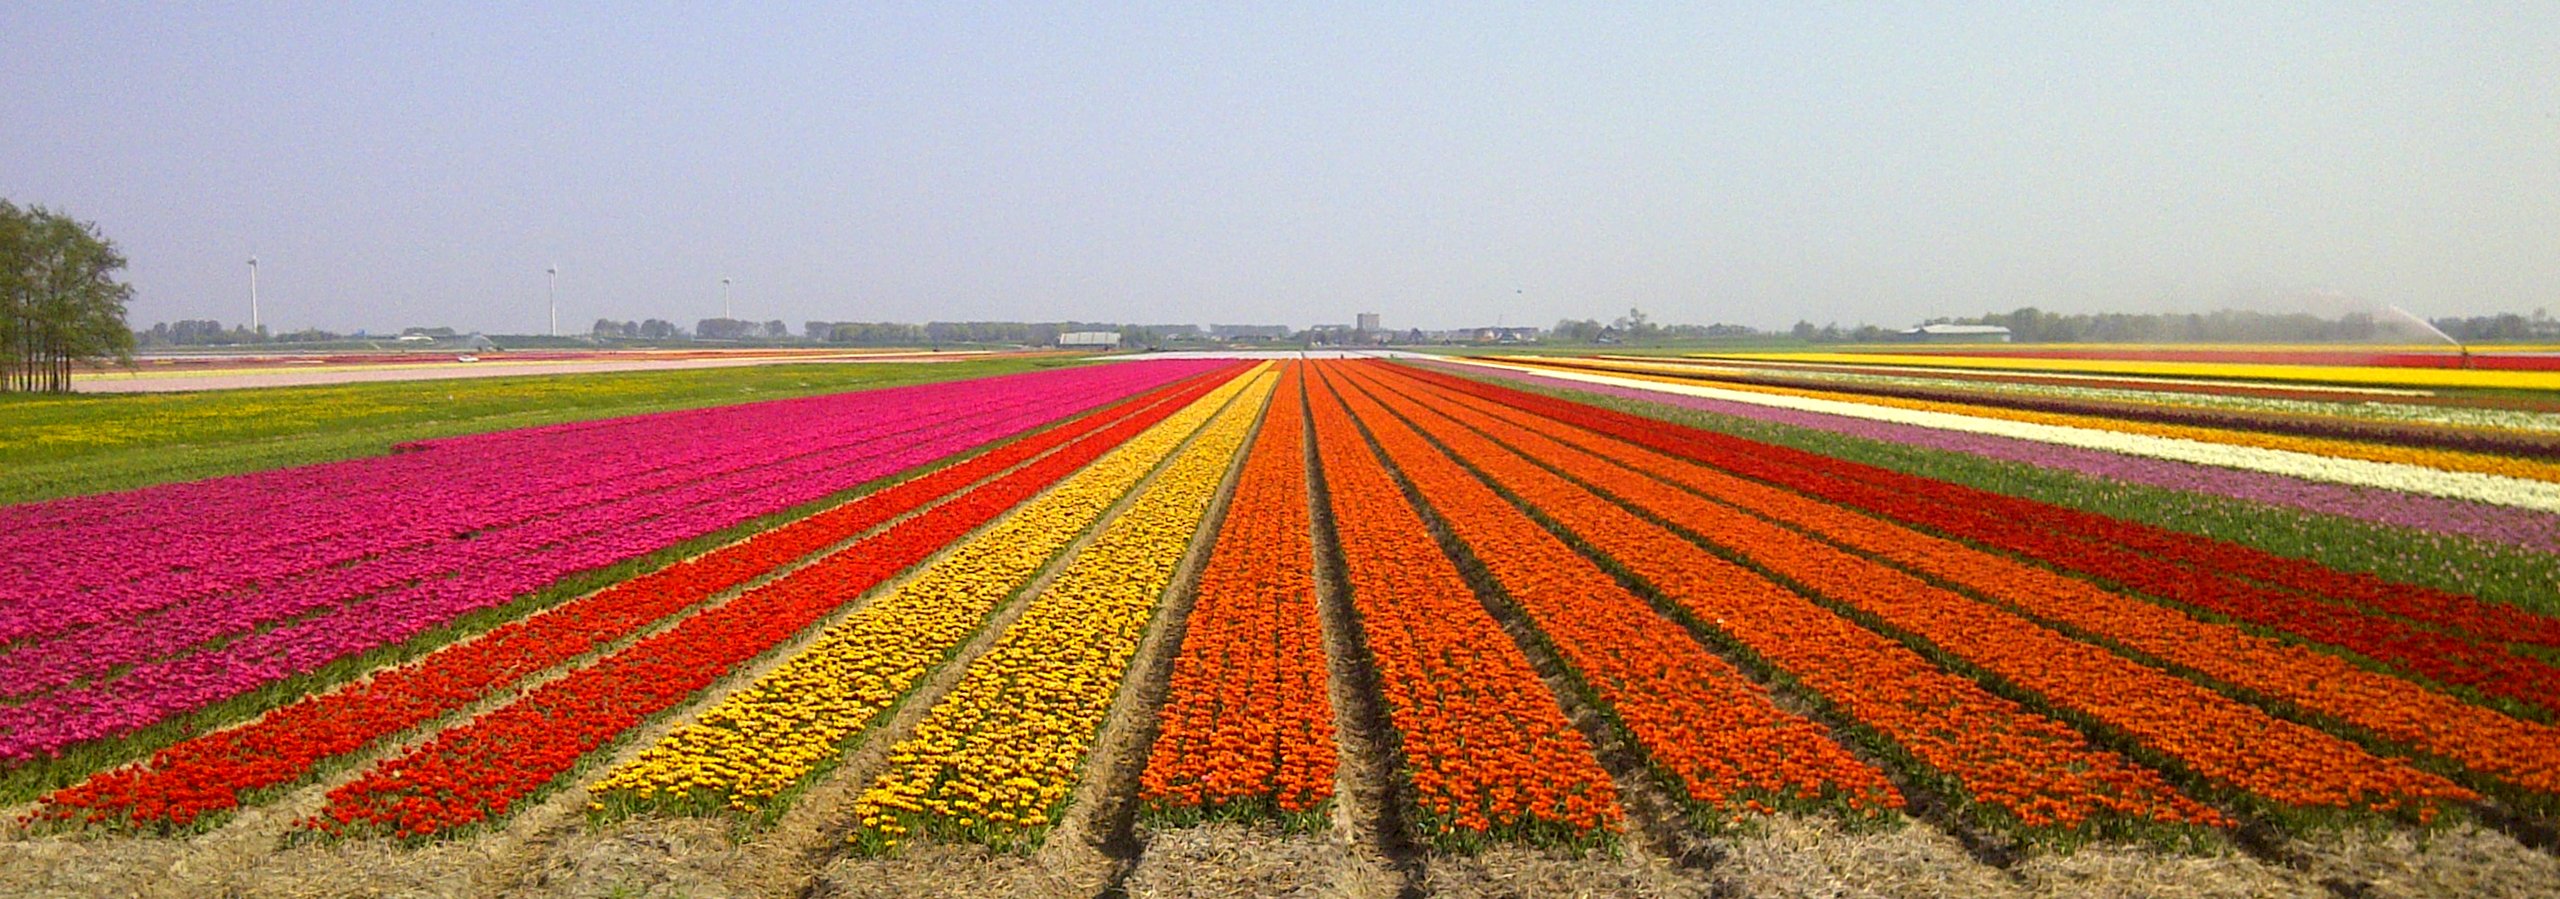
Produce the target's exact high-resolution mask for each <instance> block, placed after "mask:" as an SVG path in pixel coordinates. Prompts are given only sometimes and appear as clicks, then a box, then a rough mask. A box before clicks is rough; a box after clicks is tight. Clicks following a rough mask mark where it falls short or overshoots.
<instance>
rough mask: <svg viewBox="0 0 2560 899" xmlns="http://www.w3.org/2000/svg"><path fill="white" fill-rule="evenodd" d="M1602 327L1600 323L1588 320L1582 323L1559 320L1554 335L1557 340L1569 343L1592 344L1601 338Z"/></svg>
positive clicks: (1571, 320)
mask: <svg viewBox="0 0 2560 899" xmlns="http://www.w3.org/2000/svg"><path fill="white" fill-rule="evenodd" d="M1601 327H1602V326H1601V324H1600V323H1599V322H1598V321H1595V320H1593V319H1588V318H1586V319H1583V320H1581V321H1574V320H1573V319H1569V318H1564V319H1557V320H1556V328H1555V331H1554V334H1555V337H1556V339H1557V340H1561V341H1566V342H1568V343H1590V342H1592V341H1594V340H1598V339H1599V338H1600V329H1601Z"/></svg>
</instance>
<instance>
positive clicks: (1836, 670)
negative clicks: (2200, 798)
mask: <svg viewBox="0 0 2560 899" xmlns="http://www.w3.org/2000/svg"><path fill="white" fill-rule="evenodd" d="M1492 461H1495V460H1493V459H1490V458H1489V459H1488V464H1491V462H1492ZM1487 470H1488V472H1489V473H1490V474H1492V477H1493V479H1494V481H1495V483H1496V484H1497V485H1498V486H1500V487H1501V488H1503V489H1504V490H1506V491H1509V492H1511V493H1512V494H1514V495H1517V496H1519V497H1521V498H1522V499H1523V500H1526V501H1527V502H1528V503H1529V504H1531V505H1533V506H1535V507H1537V508H1538V509H1539V510H1541V511H1542V512H1544V513H1545V514H1546V515H1548V516H1550V517H1551V518H1553V519H1554V520H1555V521H1556V522H1558V523H1559V524H1560V525H1562V526H1563V527H1564V528H1565V529H1566V530H1568V531H1570V532H1571V533H1572V534H1573V535H1574V536H1576V537H1578V538H1580V539H1581V540H1582V541H1583V542H1584V543H1585V544H1587V545H1589V546H1590V547H1591V548H1592V549H1593V550H1594V551H1596V552H1597V553H1599V554H1600V555H1601V556H1603V557H1605V558H1607V559H1610V560H1612V561H1614V562H1616V563H1617V564H1618V565H1620V566H1623V567H1624V568H1625V569H1626V570H1627V571H1629V572H1631V573H1632V574H1633V575H1634V576H1635V577H1636V578H1638V579H1639V580H1640V581H1642V582H1643V583H1645V584H1646V585H1647V586H1649V587H1651V588H1652V589H1654V590H1656V591H1658V592H1660V593H1661V594H1662V595H1663V596H1664V597H1666V598H1667V599H1669V600H1670V601H1672V602H1673V603H1675V604H1677V605H1678V606H1679V607H1680V608H1682V609H1683V610H1684V611H1686V612H1687V613H1688V614H1689V615H1690V616H1692V617H1693V618H1694V619H1695V622H1696V623H1697V625H1698V626H1700V627H1704V628H1709V629H1711V630H1712V631H1713V632H1715V633H1718V634H1720V635H1723V636H1724V637H1727V638H1729V639H1730V640H1731V641H1732V642H1733V643H1735V644H1736V645H1738V646H1739V647H1740V648H1742V649H1743V650H1746V651H1747V652H1749V653H1751V654H1753V655H1756V656H1758V657H1759V658H1761V659H1764V660H1766V661H1767V662H1768V663H1769V664H1770V666H1771V667H1773V668H1774V669H1776V670H1777V671H1778V672H1781V673H1783V674H1785V675H1787V676H1788V677H1791V678H1793V679H1794V680H1795V681H1797V682H1799V683H1801V684H1803V685H1804V686H1805V687H1806V688H1807V689H1809V690H1810V691H1812V692H1813V693H1814V694H1815V695H1817V696H1820V697H1822V698H1823V699H1825V700H1827V701H1828V702H1830V703H1831V704H1833V705H1834V706H1836V707H1837V708H1838V709H1839V710H1840V711H1841V712H1842V714H1843V715H1844V716H1846V717H1847V718H1849V719H1851V720H1853V721H1855V722H1857V723H1859V724H1862V725H1864V726H1866V727H1868V728H1872V729H1874V730H1875V731H1876V732H1877V733H1879V734H1881V735H1882V737H1883V738H1884V740H1885V741H1887V743H1888V745H1889V746H1890V747H1891V748H1893V749H1897V750H1899V752H1901V753H1903V754H1906V755H1907V756H1908V757H1909V758H1910V759H1911V760H1912V761H1913V762H1915V763H1916V765H1917V767H1918V769H1919V773H1921V774H1923V775H1924V776H1931V779H1933V780H1938V781H1940V782H1942V783H1945V784H1947V785H1948V786H1949V787H1950V792H1952V793H1955V794H1956V795H1960V796H1963V797H1965V798H1967V799H1969V800H1970V801H1971V802H1972V803H1973V804H1974V805H1975V807H1976V808H1977V809H1979V810H1985V811H1996V812H1997V813H1999V814H2002V815H2005V816H2007V817H2008V818H2010V819H2012V820H2014V821H2015V822H2016V823H2018V824H2021V825H2024V826H2026V827H2030V828H2059V829H2065V830H2072V829H2080V828H2083V827H2086V826H2106V825H2109V824H2111V823H2116V822H2123V821H2128V820H2130V821H2133V822H2149V821H2160V822H2185V823H2194V824H2208V825H2220V824H2227V823H2228V821H2227V820H2226V819H2225V818H2223V816H2222V815H2220V814H2219V813H2217V812H2215V811H2214V810H2213V809H2210V808H2207V807H2205V806H2204V805H2202V804H2200V803H2197V802H2196V801H2195V800H2193V799H2189V798H2187V797H2186V796H2184V795H2181V794H2180V793H2179V792H2178V791H2177V790H2176V789H2175V788H2173V787H2171V786H2170V785H2169V784H2168V783H2167V782H2165V781H2163V780H2162V779H2161V778H2160V775H2158V774H2157V773H2154V772H2152V771H2150V770H2148V769H2145V768H2142V767H2140V766H2138V765H2135V764H2133V763H2132V762H2130V761H2128V760H2126V759H2125V758H2124V757H2122V756H2120V755H2117V754H2115V753H2113V752H2109V751H2107V750H2104V749H2101V748H2099V747H2096V746H2093V745H2091V744H2090V743H2089V741H2088V738H2086V737H2084V736H2082V735H2081V734H2080V732H2079V731H2077V730H2074V729H2072V728H2071V727H2070V726H2069V725H2066V724H2064V723H2062V722H2059V721H2055V720H2053V719H2051V718H2047V717H2045V716H2043V715H2040V714H2037V713H2035V712H2033V711H2031V710H2029V709H2027V708H2025V707H2024V706H2021V705H2019V704H2018V703H2016V702H2014V701H2011V700H2008V699H2005V698H2002V697H2000V696H1997V695H1994V694H1992V693H1990V692H1989V691H1987V690H1984V689H1983V688H1982V687H1981V685H1979V684H1976V683H1974V682H1973V681H1971V680H1969V679H1966V678H1964V677H1960V676H1957V675H1954V674H1950V673H1948V672H1946V671H1944V670H1941V669H1940V668H1939V667H1938V666H1937V665H1935V664H1933V663H1931V662H1930V661H1929V660H1928V659H1926V658H1924V657H1922V656H1921V655H1920V654H1919V653H1918V652H1915V651H1913V650H1912V649H1911V648H1909V647H1907V646H1904V645H1903V644H1901V643H1898V642H1895V641H1893V640H1892V639H1889V638H1886V637H1884V636H1882V635H1879V634H1877V633H1875V632H1873V631H1870V630H1867V629H1865V628H1862V627H1859V626H1858V625H1857V624H1855V623H1853V622H1851V621H1849V620H1848V619H1845V618H1842V617H1840V616H1839V615H1836V614H1833V613H1832V612H1831V611H1829V610H1828V609H1825V608H1823V607H1822V606H1820V605H1817V604H1815V603H1814V602H1813V601H1811V600H1809V599H1806V598H1805V597H1803V596H1801V595H1799V594H1797V593H1795V592H1794V591H1792V590H1789V589H1787V588H1785V587H1782V586H1779V585H1778V584H1777V583H1776V582H1774V581H1771V580H1769V579H1767V578H1765V577H1762V576H1761V575H1759V574H1758V573H1756V572H1754V571H1752V570H1750V569H1747V568H1744V567H1742V566H1740V565H1737V564H1735V563H1733V562H1731V561H1727V560H1726V559H1724V558H1723V557H1721V556H1718V555H1716V554H1714V553H1711V552H1708V551H1707V550H1706V549H1705V548H1703V547H1700V546H1699V545H1697V544H1695V543H1692V542H1690V541H1688V540H1687V539H1685V538H1683V537H1681V536H1680V535H1678V534H1675V533H1673V532H1672V531H1671V530H1669V529H1668V528H1665V527H1663V526H1661V525H1659V524H1655V523H1654V522H1651V521H1648V520H1646V519H1644V518H1641V517H1638V516H1636V515H1635V514H1634V513H1632V512H1630V511H1628V510H1627V509H1626V507H1624V506H1622V505H1619V504H1618V503H1616V502H1614V501H1611V500H1608V499H1606V498H1603V497H1600V496H1598V495H1597V494H1594V493H1593V492H1591V491H1590V490H1588V489H1585V488H1583V487H1582V486H1580V485H1578V484H1575V483H1573V482H1571V481H1568V480H1566V479H1564V478H1563V477H1561V476H1559V475H1556V474H1554V473H1552V472H1549V471H1547V470H1546V469H1544V468H1541V467H1538V466H1535V465H1503V466H1501V467H1500V468H1499V469H1498V470H1497V469H1493V468H1488V469H1487Z"/></svg>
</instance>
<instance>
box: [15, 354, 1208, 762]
mask: <svg viewBox="0 0 2560 899" xmlns="http://www.w3.org/2000/svg"><path fill="white" fill-rule="evenodd" d="M1213 365H1214V363H1202V364H1187V363H1185V364H1174V363H1165V364H1134V365H1113V366H1101V367H1093V368H1079V369H1072V370H1061V371H1055V372H1043V373H1036V374H1033V375H1025V376H1011V377H1007V378H1000V379H988V380H982V381H975V382H964V383H962V384H958V385H929V387H928V388H899V389H897V390H895V391H874V392H869V393H864V394H848V395H844V396H842V397H832V398H829V399H838V400H850V399H852V398H854V397H864V398H866V399H867V400H868V401H867V402H865V403H862V404H860V405H854V404H851V403H839V404H837V405H836V406H835V407H834V408H828V407H827V406H824V405H819V404H811V403H807V402H804V401H788V402H785V403H774V404H757V405H766V406H780V407H784V409H783V410H782V411H786V412H788V413H789V414H784V415H763V416H756V415H739V414H737V413H738V411H739V410H738V409H737V408H736V407H730V408H724V409H721V410H704V412H703V414H701V415H700V416H687V415H683V414H662V415H653V416H647V417H646V418H648V419H651V421H650V422H648V424H649V425H650V426H649V427H646V428H635V427H630V426H628V425H624V426H603V427H584V428H575V429H543V431H542V432H541V433H529V434H526V435H525V437H526V439H527V440H528V441H529V442H531V443H533V444H535V446H537V447H539V448H540V449H539V450H537V451H532V452H518V451H512V450H511V449H510V448H509V447H508V446H507V444H508V441H507V440H505V439H504V437H503V435H482V436H479V437H474V438H468V439H466V440H462V441H455V442H452V443H439V444H438V445H435V446H431V447H429V448H427V449H425V450H424V451H422V452H417V453H411V454H407V455H404V456H398V457H392V459H393V460H401V461H405V460H406V459H408V458H410V457H453V458H448V461H447V464H452V463H453V462H455V461H461V460H465V459H467V460H470V461H472V462H476V463H480V464H498V465H503V466H506V467H507V468H508V469H509V470H510V471H512V472H513V473H514V474H515V475H516V477H517V479H518V480H517V482H516V485H515V486H512V487H509V488H507V489H509V490H510V491H511V492H512V493H513V494H517V495H532V494H554V493H557V494H561V495H576V496H580V497H583V498H586V499H594V498H595V497H597V496H610V497H611V498H609V499H604V500H602V501H594V502H587V503H585V504H584V505H580V506H575V507H571V508H567V509H556V510H553V511H550V512H546V513H543V514H540V515H538V516H535V517H533V518H531V519H530V520H526V521H521V522H518V523H516V524H513V525H511V526H507V527H503V528H498V529H493V530H490V531H487V532H486V533H481V534H476V535H474V536H473V537H472V538H471V539H467V540H456V539H446V540H443V541H440V542H437V543H435V544H434V546H435V551H433V552H426V553H418V552H411V553H407V554H405V555H403V556H402V559H403V561H402V562H400V563H399V564H388V565H369V564H358V565H353V566H345V567H343V568H340V567H337V566H327V567H324V568H323V569H321V570H319V571H318V572H317V573H316V574H312V575H311V576H308V577H305V578H303V579H300V580H294V581H291V582H290V584H291V587H290V588H287V589H277V590H273V591H268V590H264V589H251V590H244V591H234V592H232V593H228V594H222V595H221V596H220V597H219V600H218V601H214V602H207V603H201V604H199V605H196V606H189V607H187V608H188V609H189V610H190V613H189V614H161V615H158V616H154V617H152V618H150V619H149V621H151V622H156V623H157V625H158V626H157V627H117V626H112V625H108V626H98V627H92V628H89V629H86V630H83V631H81V632H79V633H78V634H77V636H78V637H79V639H65V640H61V641H58V642H56V643H51V644H42V645H37V646H33V647H30V648H26V649H20V650H18V651H15V652H10V653H7V654H5V655H0V693H8V694H11V695H26V694H28V693H31V692H35V693H39V694H40V695H38V696H37V697H36V698H34V699H33V700H31V701H27V702H23V703H21V704H18V705H15V706H11V707H7V708H0V760H7V761H22V760H25V759H29V758H34V757H40V756H45V755H52V754H57V753H59V752H60V751H61V750H62V749H64V748H66V747H69V746H73V745H76V744H78V743H82V742H86V741H89V740H94V739H98V738H101V737H107V736H113V735H116V734H120V733H127V732H131V731H133V730H135V729H139V728H141V727H146V726H149V725H150V724H153V723H156V722H158V721H161V720H165V719H167V718H169V717H172V716H174V715H178V714H183V713H185V712H188V711H192V710H195V709H199V708H202V707H204V706H207V705H210V704H213V703H216V702H220V701H222V700H224V699H228V698H230V697H233V696H237V695H240V694H242V693H245V692H248V691H250V690H253V689H256V688H257V687H259V686H261V685H264V684H267V683H271V682H273V681H275V680H278V679H280V678H284V677H289V676H293V675H296V674H301V673H305V672H308V671H311V670H313V669H316V668H318V667H320V666H322V665H325V664H327V663H329V662H331V661H334V660H336V659H340V658H345V657H347V656H350V655H354V654H357V653H360V652H364V651H366V650H370V649H374V648H377V647H380V646H385V645H390V644H394V643H398V642H400V641H403V640H407V639H409V638H411V637H414V636H416V635H418V634H420V633H422V632H424V631H427V630H429V629H432V628H434V627H437V626H439V625H442V624H444V623H446V622H449V621H451V620H453V619H454V618H456V617H458V616H461V615H463V614H467V613H469V612H472V611H475V610H479V609H485V608H489V607H492V606H496V605H501V604H504V603H505V602H507V601H509V600H511V599H513V598H514V597H516V596H518V595H521V594H523V593H525V592H528V591H531V590H535V589H539V588H540V587H542V586H545V585H547V584H550V583H552V582H555V581H557V580H559V579H560V578H561V577H563V576H566V575H568V574H571V573H574V572H577V571H582V570H591V569H594V568H598V567H603V566H606V565H611V564H614V563H616V562H620V561H624V560H627V559H631V558H634V557H637V556H641V555H645V554H647V553H649V552H652V551H655V550H657V549H661V548H664V547H666V546H668V545H671V544H673V543H677V542H680V541H682V540H685V539H690V538H692V537H695V536H700V535H702V534H705V533H710V532H713V531H717V530H719V529H721V528H725V527H728V526H731V525H735V524H737V523H740V522H743V521H746V520H749V519H752V518H755V517H758V516H761V515H765V514H770V513H772V512H774V511H778V510H780V509H784V508H788V507H790V506H792V505H796V504H798V503H801V502H805V501H808V500H811V499H815V498H818V497H821V496H824V495H826V494H828V493H832V492H834V491H836V490H840V489H843V488H845V487H849V486H852V485H854V484H858V483H861V482H863V481H867V480H870V479H873V478H876V477H879V476H882V475H886V474H890V473H894V472H896V471H898V470H902V469H905V468H908V467H912V466H913V465H916V464H919V463H922V462H926V461H930V460H932V459H935V458H939V457H942V456H945V455H949V454H950V453H953V452H957V451H959V450H962V449H966V448H968V447H970V446H976V445H980V444H983V443H986V442H988V441H991V440H996V439H1000V438H1003V437H1007V436H1011V435H1014V434H1018V433H1021V432H1023V431H1026V430H1029V429H1031V428H1033V427H1036V426H1038V425H1040V424H1042V423H1045V422H1048V421H1053V420H1055V419H1057V418H1059V417H1061V416H1064V415H1067V414H1071V413H1074V412H1079V411H1083V410H1085V409H1089V408H1092V407H1094V406H1097V405H1099V404H1101V403H1103V402H1107V401H1109V400H1112V399H1116V398H1118V397H1121V396H1126V395H1129V394H1132V393H1135V392H1138V391H1140V390H1143V389H1147V388H1150V387H1154V386H1158V385H1161V384H1164V383H1169V382H1171V381H1172V380H1175V379H1178V378H1180V377H1183V376H1185V375H1189V374H1193V373H1196V372H1198V371H1202V370H1205V369H1206V368H1208V367H1212V366H1213ZM884 393H896V394H900V395H899V396H892V397H885V398H884V397H880V396H876V395H874V394H884ZM884 399H885V400H887V401H885V402H884V401H882V400H884ZM706 424H711V425H712V426H710V427H705V425H706ZM749 426H752V427H757V428H761V429H764V430H763V431H762V432H741V431H738V430H734V429H738V428H742V427H749ZM793 431H796V432H798V435H799V436H797V437H793V438H788V439H764V438H771V437H772V435H773V434H775V433H777V432H793ZM652 432H655V433H652ZM751 433H753V434H756V436H758V437H759V439H756V440H731V439H729V437H728V435H730V434H736V435H737V436H739V437H741V438H745V437H748V436H749V435H750V434H751ZM564 437H565V438H567V439H565V440H564V439H561V438H564ZM829 441H837V443H834V444H830V443H829ZM848 441H850V442H848ZM740 445H753V446H756V447H758V448H759V451H761V452H765V453H767V454H770V455H776V456H780V458H779V459H774V458H767V459H751V460H749V461H750V462H752V463H754V464H745V465H733V466H729V467H728V469H727V470H723V471H717V472H710V471H706V470H704V467H703V466H700V465H696V464H692V463H691V462H690V461H689V460H680V461H674V462H665V461H663V460H660V459H658V458H657V457H656V456H652V455H649V454H645V453H644V454H637V455H635V450H636V449H637V448H642V447H647V448H651V451H652V452H654V453H656V454H658V455H673V456H677V457H693V458H700V457H715V456H716V457H732V456H739V455H743V454H744V453H745V451H744V450H742V449H740V448H739V446H740ZM582 446H583V447H592V448H594V449H595V450H596V451H595V452H591V453H588V454H585V455H584V456H577V455H573V453H574V451H575V449H576V448H578V447H582ZM545 454H548V457H547V458H545V457H544V456H545ZM599 460H610V461H611V462H612V463H614V464H634V465H653V466H654V468H653V470H655V471H659V472H663V476H653V477H652V478H650V480H651V482H652V483H654V484H656V485H657V486H656V489H654V490H650V491H642V492H630V491H621V492H618V493H617V492H615V491H611V490H601V491H589V490H585V489H582V488H572V489H568V490H561V491H555V490H553V489H552V488H551V487H550V482H549V480H548V477H549V475H548V474H546V473H555V472H559V471H561V470H563V469H568V468H572V467H579V466H584V465H587V464H591V463H595V462H597V461H599ZM368 461H371V460H368ZM400 470H403V471H410V469H406V468H405V466H403V467H402V468H401V469H400ZM447 474H448V475H450V476H456V479H458V480H467V481H475V482H476V481H484V480H488V478H486V477H485V472H477V471H468V472H449V473H447ZM253 477H254V476H253ZM687 478H690V479H687ZM315 480H317V479H315ZM602 480H610V479H609V478H608V479H596V478H587V479H583V480H580V481H578V482H577V483H578V484H580V485H594V484H597V483H600V482H601V481H602ZM501 482H502V483H503V479H501ZM420 486H421V487H425V488H429V489H432V488H434V487H435V486H436V485H434V484H433V483H432V482H429V483H424V484H421V485H420ZM298 499H299V500H300V501H306V502H307V501H312V499H313V498H312V497H310V496H301V497H298ZM341 511H342V514H351V515H364V514H383V513H382V510H380V509H364V508H355V509H342V510H341ZM333 536H334V535H333ZM193 539H196V538H195V537H193V536H192V535H188V536H182V537H178V538H176V540H193ZM176 540H173V541H172V542H176ZM346 572H361V574H358V575H355V576H352V577H340V575H342V574H345V573H346ZM324 585H325V586H324ZM333 591H334V592H333ZM199 619H201V620H202V621H204V622H205V623H201V624H200V623H198V621H199ZM119 624H120V622H119ZM261 627H263V628H264V629H259V628H261ZM163 630H165V631H168V632H170V634H171V635H170V636H162V635H161V633H160V632H161V631H163ZM208 639H210V640H212V641H213V642H211V643H206V642H204V641H205V640H208ZM55 646H62V647H71V648H72V649H71V650H56V649H53V648H52V647H55ZM173 647H174V648H176V649H179V650H181V652H179V654H175V655H170V654H169V651H170V650H171V649H172V648H173ZM187 647H195V648H194V650H193V651H183V650H185V649H186V648H187ZM82 648H85V649H86V650H87V654H88V655H94V656H97V657H99V658H102V659H107V660H110V661H108V662H106V663H105V664H104V665H101V664H100V663H98V662H94V661H87V660H85V659H84V658H83V653H81V652H79V651H77V650H79V649H82ZM136 661H139V662H140V664H139V665H136V666H135V667H133V668H131V669H129V670H124V671H115V672H108V671H107V669H108V668H111V667H114V666H118V665H125V664H131V663H133V662H136ZM105 673H111V675H112V676H105V677H101V676H100V675H101V674H105ZM83 678H94V679H92V680H88V681H86V682H82V679H83ZM38 685H43V686H38ZM46 689H50V690H53V691H54V692H50V693H43V692H41V691H42V690H46Z"/></svg>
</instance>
